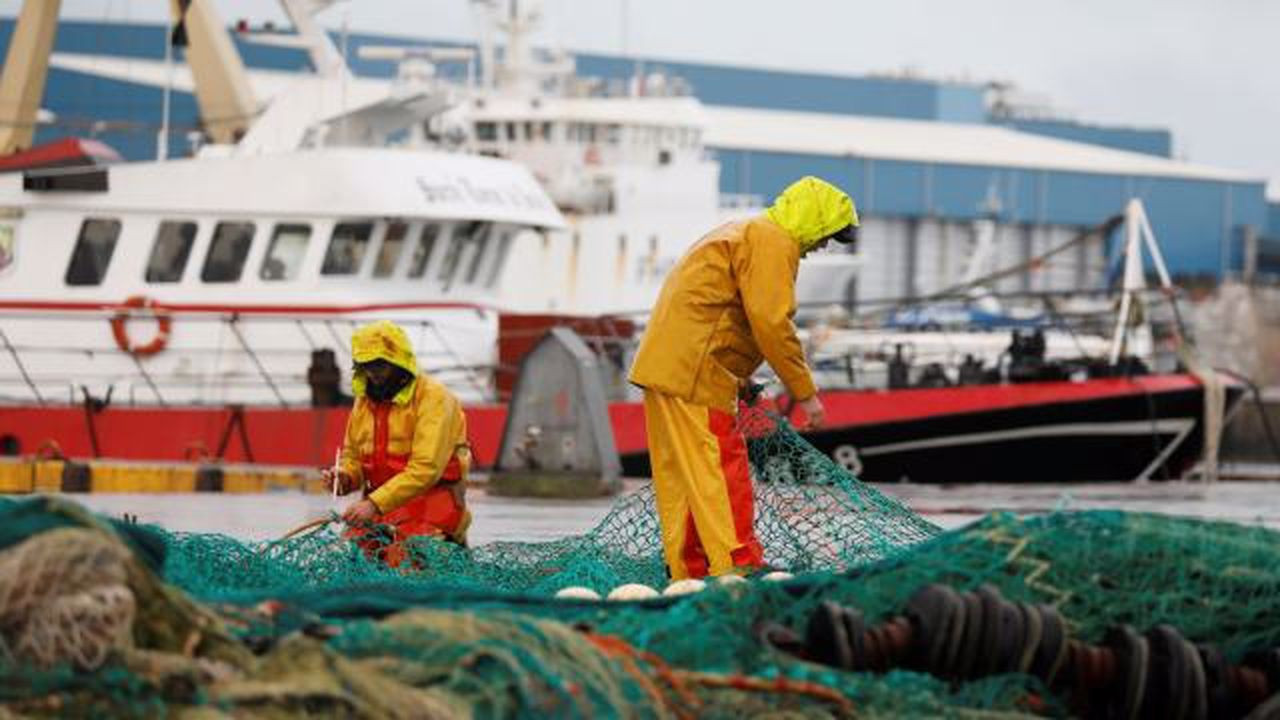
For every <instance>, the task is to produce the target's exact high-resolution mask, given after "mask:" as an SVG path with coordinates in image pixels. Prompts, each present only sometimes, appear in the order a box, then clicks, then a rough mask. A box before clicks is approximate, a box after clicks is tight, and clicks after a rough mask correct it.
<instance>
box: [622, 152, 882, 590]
mask: <svg viewBox="0 0 1280 720" xmlns="http://www.w3.org/2000/svg"><path fill="white" fill-rule="evenodd" d="M857 227H858V214H857V211H856V210H855V209H854V206H853V200H851V199H850V198H849V196H848V195H847V194H845V193H844V192H842V191H840V190H839V189H838V188H836V187H834V186H833V185H831V184H829V183H827V182H825V181H823V180H820V179H818V178H816V177H805V178H802V179H801V180H798V181H797V182H795V183H793V184H792V185H791V186H790V187H788V188H787V189H786V190H784V191H783V192H782V194H781V195H779V196H778V198H777V200H776V201H775V202H774V204H773V205H772V206H771V207H770V208H769V209H768V210H767V211H766V212H765V213H764V214H763V215H761V216H759V217H756V218H753V219H751V220H746V221H742V222H732V223H728V224H726V225H722V226H720V227H718V228H716V229H714V230H712V231H711V232H710V233H708V234H707V235H706V236H704V237H703V238H702V239H701V240H699V241H698V242H697V243H696V244H694V245H693V247H692V248H690V249H689V251H688V252H686V253H685V255H684V257H683V258H681V259H680V261H679V262H678V263H677V264H676V266H675V267H674V268H673V269H672V270H671V273H670V274H669V275H668V276H667V279H666V283H665V284H664V285H663V287H662V292H661V294H659V296H658V302H657V304H656V305H655V306H654V309H653V314H652V315H651V316H650V319H649V326H648V328H647V329H646V330H645V333H644V338H643V339H642V340H641V342H640V349H639V350H638V351H637V353H636V358H635V363H634V364H633V365H632V368H631V374H630V380H631V382H632V383H634V384H636V385H638V386H640V387H642V388H644V416H645V424H646V427H647V430H648V435H649V458H650V461H651V464H652V467H653V488H654V493H655V495H656V496H657V507H658V519H659V522H660V523H661V525H662V546H663V552H664V555H665V557H666V562H667V567H668V570H669V571H670V574H671V577H672V579H674V580H680V579H684V578H687V577H701V576H705V575H707V574H711V575H723V574H727V573H739V574H744V573H749V572H751V571H753V570H755V569H758V568H760V567H762V566H763V565H764V550H763V548H762V547H761V545H760V541H759V540H758V539H757V538H756V534H755V529H754V522H755V509H754V504H753V500H752V489H751V475H750V468H749V466H748V463H747V448H746V442H745V440H744V438H743V436H742V434H741V432H739V431H738V430H737V429H736V428H735V415H736V412H737V405H738V396H739V392H740V391H741V389H742V388H744V387H746V386H747V385H748V383H749V379H750V377H751V374H752V372H754V371H755V369H756V368H757V367H758V366H759V365H760V363H761V361H762V360H767V361H768V363H769V365H770V366H771V367H772V368H773V370H774V372H776V373H777V375H778V377H779V378H780V379H781V380H782V382H783V384H784V385H786V388H787V391H788V392H789V393H790V394H791V396H792V397H793V398H795V399H796V400H797V402H798V405H799V407H800V408H801V409H803V411H804V413H805V416H806V418H807V424H808V426H810V427H817V426H818V425H820V424H821V423H822V421H823V416H824V411H823V407H822V403H821V401H819V400H818V395H817V390H816V389H815V387H814V384H813V378H812V376H811V375H810V372H809V367H808V365H807V364H806V363H805V358H804V352H803V350H802V348H801V345H800V341H799V339H798V338H797V337H796V328H795V324H794V323H793V322H792V318H793V316H794V315H795V311H796V300H795V281H796V272H797V271H798V269H799V263H800V258H802V257H804V256H805V255H807V254H808V253H810V252H812V251H813V250H816V249H818V248H821V247H823V246H825V245H826V244H827V242H828V241H830V240H836V241H838V242H842V243H851V242H854V241H855V240H856V239H857Z"/></svg>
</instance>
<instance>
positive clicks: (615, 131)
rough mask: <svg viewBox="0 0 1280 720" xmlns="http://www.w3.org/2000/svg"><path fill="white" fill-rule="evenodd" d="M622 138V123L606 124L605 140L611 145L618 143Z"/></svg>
mask: <svg viewBox="0 0 1280 720" xmlns="http://www.w3.org/2000/svg"><path fill="white" fill-rule="evenodd" d="M621 138H622V126H621V125H605V126H604V141H605V142H607V143H609V144H610V145H617V144H618V141H619V140H621Z"/></svg>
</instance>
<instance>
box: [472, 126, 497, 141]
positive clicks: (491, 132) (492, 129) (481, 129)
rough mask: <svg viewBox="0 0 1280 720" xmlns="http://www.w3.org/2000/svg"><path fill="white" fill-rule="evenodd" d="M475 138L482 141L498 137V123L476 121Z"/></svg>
mask: <svg viewBox="0 0 1280 720" xmlns="http://www.w3.org/2000/svg"><path fill="white" fill-rule="evenodd" d="M476 139H477V140H480V141H483V142H493V141H494V140H497V139H498V125H497V124H496V123H492V122H489V121H482V122H478V123H476Z"/></svg>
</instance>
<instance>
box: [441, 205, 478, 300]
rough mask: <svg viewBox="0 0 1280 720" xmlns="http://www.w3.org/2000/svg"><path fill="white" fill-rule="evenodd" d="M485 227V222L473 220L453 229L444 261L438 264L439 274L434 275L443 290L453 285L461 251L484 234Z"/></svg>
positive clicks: (460, 258)
mask: <svg viewBox="0 0 1280 720" xmlns="http://www.w3.org/2000/svg"><path fill="white" fill-rule="evenodd" d="M485 226H486V223H485V222H483V221H481V220H475V221H472V222H465V223H460V224H458V225H457V226H455V227H454V228H453V233H452V235H450V237H449V249H448V250H447V251H446V252H445V255H444V261H443V262H442V263H440V272H439V273H438V274H437V275H436V278H437V279H438V280H439V281H440V282H441V284H443V285H444V289H445V290H448V289H449V286H451V285H453V278H454V275H456V274H457V272H458V264H459V262H460V261H461V260H462V253H463V251H464V250H466V248H467V246H468V245H470V244H471V241H472V239H473V238H475V237H476V236H477V235H479V234H481V233H483V232H484V229H485Z"/></svg>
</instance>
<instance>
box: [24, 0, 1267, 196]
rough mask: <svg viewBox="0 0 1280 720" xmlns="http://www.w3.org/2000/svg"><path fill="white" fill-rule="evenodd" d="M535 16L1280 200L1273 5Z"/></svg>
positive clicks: (592, 45)
mask: <svg viewBox="0 0 1280 720" xmlns="http://www.w3.org/2000/svg"><path fill="white" fill-rule="evenodd" d="M19 4H20V3H19V2H18V0H0V12H4V13H6V14H12V13H13V12H15V10H16V9H17V7H18V6H19ZM166 4H167V3H165V2H164V0H65V1H64V9H63V15H64V16H66V17H81V18H92V19H98V20H102V19H110V20H118V21H125V20H130V21H138V20H158V19H160V18H162V17H163V14H164V8H165V6H166ZM218 6H219V9H220V10H221V11H222V12H223V14H224V17H225V18H226V19H228V20H230V19H234V18H239V17H244V18H248V19H250V20H252V21H260V20H265V19H274V20H277V21H279V20H281V19H282V18H283V15H282V14H281V13H280V12H279V11H278V9H277V8H276V3H275V2H272V1H271V0H218ZM544 9H545V13H544V14H545V17H546V21H545V24H544V29H543V32H542V33H541V41H542V42H544V43H551V44H559V45H562V46H564V47H566V48H568V49H571V50H589V51H597V52H608V53H618V52H630V53H635V54H640V55H644V56H648V57H660V58H667V59H673V60H695V61H705V62H718V63H725V64H735V65H751V66H760V67H770V68H782V69H791V70H815V71H824V72H834V73H842V74H861V73H867V72H884V71H898V70H902V69H903V68H911V69H913V70H914V71H915V72H918V73H920V74H923V75H927V76H932V77H950V78H966V79H970V80H974V81H985V80H989V79H999V80H1007V81H1012V82H1014V83H1015V84H1017V85H1018V86H1020V87H1021V88H1022V89H1024V90H1026V91H1028V92H1031V93H1035V94H1037V95H1040V96H1044V97H1046V98H1048V99H1049V100H1050V101H1051V102H1052V104H1053V105H1054V106H1055V107H1056V108H1057V109H1059V110H1061V111H1063V112H1064V113H1066V114H1068V115H1070V116H1072V117H1075V118H1076V119H1079V120H1083V121H1093V122H1103V123H1113V124H1124V125H1134V126H1161V127H1168V128H1170V129H1171V130H1172V131H1173V133H1174V150H1175V153H1176V154H1177V155H1178V156H1179V157H1184V158H1187V159H1191V160H1194V161H1197V162H1201V163H1208V164H1215V165H1222V166H1226V167H1232V168H1237V169H1241V170H1245V171H1248V172H1251V173H1254V174H1256V175H1257V176H1258V177H1259V178H1270V179H1272V180H1273V184H1272V187H1273V190H1275V191H1277V192H1280V185H1277V183H1276V182H1275V181H1280V70H1277V68H1276V64H1275V58H1276V52H1275V51H1274V49H1272V48H1273V46H1274V42H1275V37H1276V34H1277V33H1278V32H1280V3H1277V2H1273V1H1271V0H1220V1H1219V2H1207V1H1206V0H966V1H965V2H955V1H947V0H894V1H893V2H876V3H870V2H858V1H849V0H790V1H789V2H787V3H785V4H784V3H779V2H777V1H776V0H773V1H769V2H766V1H765V0H546V2H545V3H544ZM624 17H625V22H624ZM322 20H323V21H324V22H325V24H327V25H329V26H332V27H338V26H341V25H342V24H343V23H344V21H345V22H346V23H347V25H348V27H350V28H351V29H352V30H357V31H375V32H385V33H391V34H397V35H409V36H421V37H433V38H448V39H466V40H471V39H474V37H475V24H474V22H473V19H472V16H471V11H470V6H469V3H468V2H467V0H350V1H349V2H345V3H340V4H338V5H336V6H335V7H333V8H331V9H329V10H327V11H326V12H325V13H324V15H323V16H322ZM1277 192H1273V193H1272V194H1273V195H1275V194H1277Z"/></svg>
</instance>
